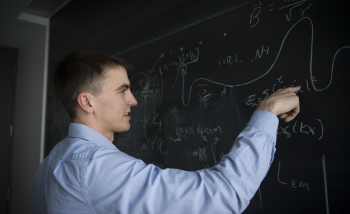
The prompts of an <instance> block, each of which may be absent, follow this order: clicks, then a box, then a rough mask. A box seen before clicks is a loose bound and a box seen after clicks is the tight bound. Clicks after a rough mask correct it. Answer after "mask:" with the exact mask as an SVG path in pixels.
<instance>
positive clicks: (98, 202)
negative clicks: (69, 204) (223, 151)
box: [83, 87, 300, 213]
mask: <svg viewBox="0 0 350 214" xmlns="http://www.w3.org/2000/svg"><path fill="white" fill-rule="evenodd" d="M299 89H300V88H299V87H296V88H288V89H283V90H279V91H277V92H276V93H274V94H272V95H271V96H269V97H268V98H266V99H265V100H263V101H261V102H260V104H259V105H258V107H257V111H255V112H254V114H253V116H252V118H251V119H250V121H249V123H248V125H247V127H246V128H245V129H244V131H243V132H242V133H240V135H239V136H238V137H237V139H236V140H235V142H234V145H233V147H232V149H231V150H230V152H229V153H228V154H227V155H225V156H224V157H223V158H222V160H221V161H220V163H219V164H218V165H216V166H214V167H212V168H210V169H205V170H199V171H196V172H188V171H184V170H177V169H165V170H162V169H160V168H158V167H156V166H154V165H152V164H149V165H146V164H144V163H143V162H142V161H140V160H136V159H134V158H132V157H130V156H128V155H126V154H124V153H122V152H119V151H118V152H107V153H106V151H97V152H96V153H95V154H94V155H93V157H92V159H91V163H90V164H89V166H87V169H86V170H84V171H90V170H91V172H92V174H91V177H89V178H86V179H85V180H86V184H85V186H86V187H87V188H84V189H83V192H84V195H88V199H89V200H91V204H92V206H93V209H94V210H95V211H96V212H97V213H104V212H121V213H241V212H243V211H244V209H245V208H246V207H247V206H248V204H249V201H250V199H251V198H252V197H253V196H254V194H255V192H256V191H257V189H258V188H259V186H260V183H261V181H262V180H263V179H264V177H265V176H266V174H267V172H268V170H269V167H270V164H271V162H272V160H273V156H274V153H275V143H276V130H277V127H278V119H277V118H276V116H279V117H280V118H284V119H285V120H287V121H289V120H291V119H293V118H294V117H295V116H296V115H297V114H298V113H299V109H300V108H299V99H298V97H297V96H296V95H295V92H297V91H298V90H299ZM275 115H276V116H275ZM101 163H103V164H102V165H103V168H99V170H98V171H96V169H98V167H97V165H101Z"/></svg>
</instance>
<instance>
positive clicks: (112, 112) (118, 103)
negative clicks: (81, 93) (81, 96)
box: [94, 67, 137, 140]
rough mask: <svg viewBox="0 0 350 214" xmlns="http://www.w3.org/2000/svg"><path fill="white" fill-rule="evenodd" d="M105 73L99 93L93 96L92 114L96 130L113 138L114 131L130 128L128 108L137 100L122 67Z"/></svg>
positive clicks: (123, 130)
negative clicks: (94, 118)
mask: <svg viewBox="0 0 350 214" xmlns="http://www.w3.org/2000/svg"><path fill="white" fill-rule="evenodd" d="M105 75H106V80H105V82H104V84H103V86H102V90H101V93H99V94H98V95H96V96H94V97H95V99H94V100H95V102H94V103H95V106H94V114H95V117H96V122H97V123H98V124H96V125H98V129H99V130H98V131H99V132H100V133H101V134H103V135H104V136H106V137H107V138H109V139H111V138H112V140H113V134H114V133H115V132H125V131H128V130H129V129H130V123H129V121H130V119H131V116H130V112H131V110H130V108H131V106H135V105H136V104H137V101H136V99H135V97H134V96H133V94H132V93H131V91H130V82H129V78H128V75H127V73H126V70H125V69H124V68H123V67H117V68H112V69H109V70H108V71H107V72H106V73H105ZM110 137H111V138H110Z"/></svg>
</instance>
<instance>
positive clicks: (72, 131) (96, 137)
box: [68, 123, 116, 148]
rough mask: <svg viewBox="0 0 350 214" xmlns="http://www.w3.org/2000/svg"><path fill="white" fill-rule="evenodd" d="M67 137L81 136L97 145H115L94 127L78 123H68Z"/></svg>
mask: <svg viewBox="0 0 350 214" xmlns="http://www.w3.org/2000/svg"><path fill="white" fill-rule="evenodd" d="M68 137H73V138H81V139H84V140H87V141H90V142H93V143H95V144H96V145H98V146H106V147H113V148H116V147H115V145H114V144H113V143H112V142H111V141H109V140H108V139H107V138H106V137H105V136H103V135H101V134H100V133H98V132H97V131H95V130H94V129H92V128H90V127H88V126H86V125H83V124H80V123H70V124H69V131H68Z"/></svg>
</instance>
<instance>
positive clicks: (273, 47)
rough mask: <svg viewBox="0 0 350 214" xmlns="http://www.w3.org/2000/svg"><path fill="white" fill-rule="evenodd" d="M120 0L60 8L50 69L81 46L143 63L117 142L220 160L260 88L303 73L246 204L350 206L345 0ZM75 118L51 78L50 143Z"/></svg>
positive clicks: (177, 162)
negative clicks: (294, 110) (295, 110)
mask: <svg viewBox="0 0 350 214" xmlns="http://www.w3.org/2000/svg"><path fill="white" fill-rule="evenodd" d="M96 4H98V5H96ZM121 4H122V5H119V6H118V7H117V5H113V3H111V2H109V1H105V2H104V3H96V1H88V3H82V2H81V1H72V2H71V3H69V4H68V5H67V6H66V7H65V8H64V9H63V10H62V11H61V12H59V13H58V14H57V15H55V16H54V17H53V18H52V20H51V33H50V34H51V35H52V36H51V38H50V68H51V69H50V70H53V68H54V65H55V64H56V63H57V62H58V61H59V60H60V59H61V58H62V57H63V56H64V55H66V54H67V53H68V52H70V51H74V50H81V49H90V50H101V51H107V52H110V53H114V54H116V55H119V56H121V57H122V58H124V59H126V60H127V61H129V62H131V63H132V64H133V65H134V67H135V68H134V69H133V70H131V71H129V79H130V81H131V85H132V88H131V90H132V92H133V93H134V95H135V97H136V99H137V100H138V106H137V107H134V108H133V109H132V120H131V129H130V131H129V132H127V133H122V134H116V137H115V141H114V142H113V143H114V144H115V145H116V146H117V147H118V148H119V149H120V150H122V151H124V152H126V153H128V154H130V155H132V156H134V157H137V158H140V159H142V160H143V161H145V162H146V163H148V164H150V163H152V164H155V165H158V166H159V167H161V168H179V169H184V170H198V169H204V168H208V167H211V166H212V165H214V164H216V163H217V162H218V161H220V157H221V156H222V155H223V154H225V153H226V152H228V150H229V149H230V148H231V146H232V144H233V141H234V140H235V138H236V136H237V135H238V133H239V132H240V131H241V130H243V128H244V127H245V125H246V123H247V122H248V120H249V118H250V116H251V114H252V113H253V111H254V109H255V107H256V105H257V103H258V102H259V101H260V100H261V99H263V98H264V97H266V96H268V95H269V94H271V93H273V92H274V91H276V90H277V89H279V88H284V87H289V86H293V85H294V86H295V85H300V86H301V87H302V90H301V91H300V92H299V93H298V96H299V98H300V102H301V113H300V114H299V115H298V117H297V118H296V119H295V120H293V121H292V122H289V123H284V122H283V121H281V122H280V124H279V128H278V130H277V134H278V139H277V152H276V155H275V158H274V162H273V163H272V165H271V168H270V171H269V173H268V174H267V176H266V178H265V179H264V181H263V182H262V185H261V187H260V189H259V191H258V192H257V193H256V195H255V196H254V198H253V199H252V201H251V203H250V205H249V207H248V208H247V210H246V211H245V212H244V213H269V214H270V213H350V205H349V204H348V202H349V201H350V182H349V180H350V145H349V143H350V140H349V131H350V130H349V128H348V121H349V119H350V116H349V114H348V108H349V107H348V106H347V105H346V103H347V99H348V98H349V97H350V96H349V93H350V90H349V88H350V87H349V84H348V80H349V78H350V73H349V72H348V70H349V68H350V23H349V20H350V19H349V14H348V13H347V7H346V6H345V3H344V1H310V0H301V1H291V0H285V1H277V0H275V1H237V2H235V3H232V2H229V1H215V2H214V1H196V2H194V3H193V4H190V3H188V2H187V3H186V2H185V1H178V2H177V3H174V2H173V3H169V4H166V3H159V2H157V1H151V2H150V3H149V4H147V5H145V4H142V3H141V1H137V2H136V3H121ZM113 6H114V7H113ZM96 8H97V9H96ZM113 8H115V10H117V12H116V13H115V14H113V15H108V14H109V13H112V11H113ZM120 8H125V11H123V10H122V9H120ZM140 8H145V9H144V10H142V9H140ZM93 9H94V10H93ZM132 11H134V12H132ZM140 11H143V12H142V13H141V14H140V13H139V12H140ZM118 12H119V17H118ZM96 13H97V14H98V15H96ZM94 14H95V15H94ZM101 14H104V15H101ZM106 14H107V15H106ZM72 18H75V20H72ZM96 18H97V19H96ZM118 18H119V19H120V20H122V21H124V22H125V23H124V24H123V23H122V21H120V20H119V21H116V20H118ZM84 19H85V21H83V20H84ZM86 19H87V20H92V19H93V20H94V21H93V23H91V22H90V24H83V23H86ZM79 20H80V21H79ZM116 22H117V23H116ZM133 24H134V27H135V25H136V28H137V29H135V28H133V29H131V26H133ZM82 26H83V27H82ZM101 26H102V27H101ZM68 31H69V32H70V37H64V36H63V35H64V33H67V32H68ZM81 32H83V33H81ZM87 33H88V35H87ZM83 35H84V36H83ZM79 41H80V42H79ZM50 75H51V76H52V73H51V74H50ZM49 81H50V80H49ZM68 123H69V119H68V116H67V114H66V113H64V110H63V108H62V106H61V105H60V104H59V101H58V100H57V98H56V97H55V96H54V95H53V88H52V87H49V92H48V110H47V130H46V140H47V144H46V145H47V147H46V152H48V151H49V150H50V149H51V148H52V146H53V145H54V144H55V143H57V142H58V141H59V140H60V139H62V138H63V137H65V135H66V129H67V124H68Z"/></svg>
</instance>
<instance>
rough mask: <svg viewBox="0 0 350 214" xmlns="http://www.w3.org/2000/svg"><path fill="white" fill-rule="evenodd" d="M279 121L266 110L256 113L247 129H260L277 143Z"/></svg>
mask: <svg viewBox="0 0 350 214" xmlns="http://www.w3.org/2000/svg"><path fill="white" fill-rule="evenodd" d="M278 123H279V120H278V118H277V116H276V115H274V114H273V113H271V112H269V111H265V110H256V111H254V113H253V115H252V117H251V118H250V120H249V122H248V124H247V127H252V128H256V129H260V130H262V131H264V132H266V133H267V134H269V135H270V136H271V137H273V139H274V140H275V141H276V135H277V128H278Z"/></svg>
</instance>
